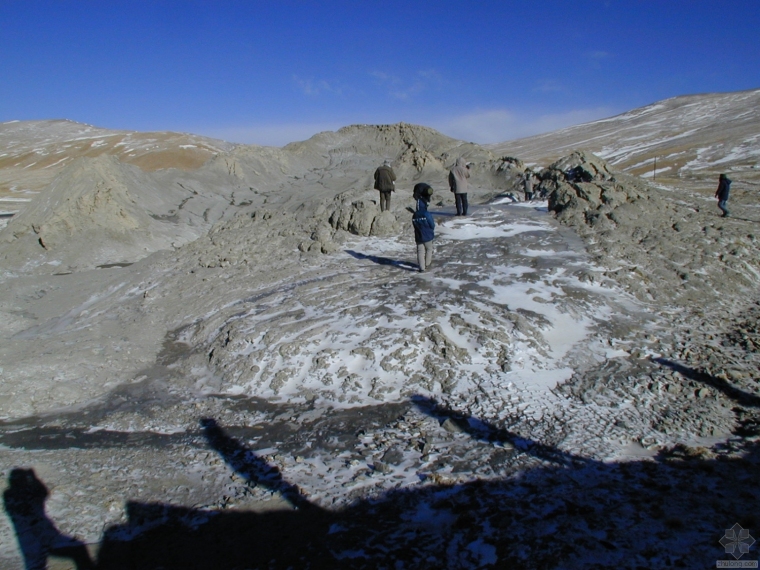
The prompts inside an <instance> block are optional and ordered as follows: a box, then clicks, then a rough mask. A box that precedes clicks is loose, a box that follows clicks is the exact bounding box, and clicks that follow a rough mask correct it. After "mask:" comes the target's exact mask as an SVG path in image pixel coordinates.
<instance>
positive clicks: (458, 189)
mask: <svg viewBox="0 0 760 570" xmlns="http://www.w3.org/2000/svg"><path fill="white" fill-rule="evenodd" d="M469 177H470V170H469V169H468V168H467V163H466V162H465V161H464V158H462V157H461V156H460V157H459V158H457V161H456V164H455V165H454V167H453V168H452V169H451V170H450V171H449V187H450V188H451V191H452V192H453V193H454V200H455V201H456V205H457V216H466V215H467V190H468V188H467V179H468V178H469Z"/></svg>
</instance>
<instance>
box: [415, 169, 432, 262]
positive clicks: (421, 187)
mask: <svg viewBox="0 0 760 570" xmlns="http://www.w3.org/2000/svg"><path fill="white" fill-rule="evenodd" d="M415 194H417V195H418V196H419V198H418V199H417V209H416V210H415V212H414V216H412V225H413V226H414V242H415V243H416V244H417V264H418V265H419V267H420V273H424V272H425V269H427V268H428V267H430V264H431V263H433V239H435V220H433V215H432V214H431V213H430V212H428V209H427V208H428V204H429V203H430V199H431V198H432V197H433V189H432V188H431V187H430V185H428V184H425V183H424V182H423V183H420V184H418V185H417V186H415Z"/></svg>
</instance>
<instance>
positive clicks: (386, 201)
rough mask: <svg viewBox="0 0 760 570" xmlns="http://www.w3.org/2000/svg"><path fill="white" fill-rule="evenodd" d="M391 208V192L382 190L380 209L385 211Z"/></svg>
mask: <svg viewBox="0 0 760 570" xmlns="http://www.w3.org/2000/svg"><path fill="white" fill-rule="evenodd" d="M390 209H391V193H390V192H384V191H383V190H380V211H381V212H385V211H386V210H390Z"/></svg>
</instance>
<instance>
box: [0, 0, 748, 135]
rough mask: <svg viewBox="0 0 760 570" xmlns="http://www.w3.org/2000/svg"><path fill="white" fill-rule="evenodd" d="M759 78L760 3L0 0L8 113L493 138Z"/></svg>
mask: <svg viewBox="0 0 760 570" xmlns="http://www.w3.org/2000/svg"><path fill="white" fill-rule="evenodd" d="M754 88H760V0H618V1H616V0H607V1H604V0H573V1H569V0H525V1H508V0H501V1H488V0H484V1H475V0H473V1H471V2H462V1H460V2H450V1H447V0H437V1H430V2H427V1H425V2H417V1H414V0H406V1H395V0H386V1H383V2H375V1H371V0H351V1H348V0H346V1H330V0H324V1H322V2H310V1H308V2H307V1H289V0H269V1H267V2H258V1H253V0H250V1H225V0H214V1H211V0H205V1H201V0H195V1H192V0H186V1H168V0H167V1H162V0H150V1H147V0H146V1H117V0H113V1H112V0H56V1H52V0H49V1H37V0H0V122H4V121H10V120H32V119H54V118H66V119H71V120H74V121H79V122H84V123H89V124H93V125H96V126H99V127H105V128H111V129H129V130H139V131H150V130H174V131H184V132H192V133H196V134H204V135H208V136H213V137H218V138H223V139H226V140H229V141H232V142H245V143H258V144H274V145H281V144H285V143H286V142H290V141H294V140H302V139H305V138H308V137H309V136H311V135H312V134H314V133H316V132H318V131H321V130H328V129H329V130H334V129H337V128H339V127H341V126H345V125H348V124H353V123H395V122H398V121H406V122H411V123H417V124H423V125H427V126H430V127H433V128H436V129H438V130H440V131H442V132H444V133H445V134H448V135H450V136H454V137H456V138H461V139H465V140H471V141H475V142H481V143H486V142H497V141H504V140H510V139H514V138H518V137H522V136H528V135H531V134H536V133H539V132H545V131H550V130H554V129H556V128H561V127H564V126H569V125H573V124H578V123H582V122H586V121H589V120H593V119H598V118H602V117H607V116H611V115H614V114H617V113H620V112H623V111H627V110H630V109H633V108H635V107H639V106H642V105H646V104H648V103H652V102H654V101H657V100H660V99H665V98H668V97H674V96H677V95H686V94H692V93H707V92H716V91H738V90H743V89H754Z"/></svg>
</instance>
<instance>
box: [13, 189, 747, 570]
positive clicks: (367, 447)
mask: <svg viewBox="0 0 760 570" xmlns="http://www.w3.org/2000/svg"><path fill="white" fill-rule="evenodd" d="M660 193H661V195H660V196H659V200H661V201H660V202H657V204H658V205H661V204H666V205H667V208H665V209H664V210H662V211H659V212H658V211H657V210H652V211H650V212H649V215H650V216H651V219H650V222H651V223H650V224H649V226H648V227H649V229H648V234H647V235H645V236H639V237H637V238H636V239H635V240H634V239H633V238H630V235H632V232H633V231H634V230H633V229H632V230H631V233H630V234H626V233H625V232H627V231H628V229H627V228H625V227H623V225H622V224H621V226H620V227H619V234H618V239H614V240H613V239H611V238H610V237H609V234H607V235H606V237H605V236H603V235H601V234H600V232H599V231H597V230H595V229H594V228H590V227H575V228H572V229H575V230H577V231H578V232H579V235H581V237H582V238H583V240H584V241H585V243H586V246H587V249H588V253H589V255H590V256H591V257H592V258H593V259H594V261H595V262H596V263H598V264H599V265H600V266H601V267H604V268H606V272H605V276H606V277H608V278H610V279H613V280H615V282H616V283H617V285H618V286H619V287H621V289H622V290H624V291H629V292H630V294H631V295H633V296H636V298H637V299H638V300H639V302H640V303H641V304H642V306H644V307H646V308H647V309H648V310H649V311H650V313H651V315H652V318H651V326H650V325H648V326H646V327H639V328H632V329H631V330H632V332H631V334H635V335H639V338H637V339H636V340H637V341H638V342H633V341H632V339H630V338H628V339H625V338H624V339H623V340H628V341H629V342H630V344H629V346H638V347H640V348H638V349H630V350H629V351H628V355H627V357H626V358H623V359H620V358H616V359H611V360H606V361H602V362H597V363H596V364H589V363H587V364H586V365H585V366H584V367H583V369H582V370H579V371H576V374H574V375H573V376H572V377H571V378H569V379H568V380H567V381H565V382H564V383H562V384H560V385H559V386H558V387H557V388H556V389H555V390H554V392H553V394H554V395H555V396H556V397H561V398H565V399H567V401H569V402H572V403H574V405H578V406H596V407H598V408H599V409H605V410H607V412H608V413H609V416H610V417H611V418H613V420H612V424H613V426H612V427H613V428H614V429H617V430H618V432H620V433H623V434H626V435H627V437H628V440H629V442H630V445H629V447H628V449H627V452H626V453H625V454H622V455H621V456H619V457H617V458H600V457H596V456H593V455H591V456H589V455H584V454H581V453H575V452H572V451H568V450H567V449H566V448H563V447H562V446H559V445H554V444H553V443H552V442H551V441H550V438H548V439H549V441H547V440H546V439H537V438H535V437H530V433H534V432H526V431H525V430H524V428H525V426H524V425H523V424H520V422H519V421H515V422H496V421H492V420H491V419H490V418H482V417H477V416H473V415H472V414H471V413H469V411H468V410H463V409H459V408H457V407H456V406H455V405H452V404H451V403H450V402H444V401H439V400H436V399H433V398H430V397H423V396H417V397H411V398H408V399H405V400H402V401H399V402H394V403H386V404H377V405H371V406H365V407H361V408H351V409H340V408H328V409H318V408H316V407H315V406H314V404H313V403H303V404H292V403H291V404H282V403H280V404H277V403H272V402H270V401H266V400H264V399H261V398H251V397H243V396H224V395H219V394H206V395H196V396H194V397H190V393H189V392H188V391H183V390H177V389H176V387H175V386H173V385H172V383H171V379H172V374H173V372H172V371H173V370H174V368H172V367H173V366H175V365H176V363H177V362H178V361H180V360H182V358H183V357H184V356H186V355H183V354H182V346H181V344H180V343H174V342H172V339H171V338H168V339H167V340H166V342H165V344H164V349H163V351H162V353H161V354H160V355H159V358H158V359H157V360H156V362H155V363H154V364H152V367H151V368H149V369H150V370H151V371H152V372H150V373H147V374H144V375H143V376H142V377H141V378H140V379H139V380H138V381H136V382H134V383H131V384H127V385H121V386H118V387H116V388H115V389H114V390H113V391H112V392H111V393H110V394H109V395H108V397H107V398H106V399H102V400H100V401H99V402H97V404H94V405H88V406H80V407H78V408H75V409H69V410H64V411H60V412H56V413H50V414H45V415H42V416H30V417H25V418H21V419H15V420H9V421H6V422H4V423H3V424H2V425H0V445H2V447H1V448H0V466H2V473H3V476H4V478H5V479H6V481H8V482H9V485H8V487H7V489H6V491H5V495H4V498H5V512H6V515H7V517H6V518H5V520H4V521H3V523H2V527H0V542H1V543H2V552H0V556H1V557H0V567H2V568H23V567H24V566H23V561H22V558H21V555H20V550H21V549H26V552H27V553H28V554H29V556H30V557H33V556H34V553H35V552H37V553H39V556H41V557H43V558H44V559H47V564H48V566H47V567H48V568H73V567H75V566H76V565H77V564H78V565H79V567H86V566H87V565H88V564H89V565H90V566H91V567H97V568H108V569H111V568H444V567H446V568H580V567H583V568H612V567H615V568H672V567H676V568H677V567H682V568H703V567H714V565H715V563H716V561H717V560H734V559H735V557H734V556H732V555H730V554H728V553H727V552H726V550H725V548H724V546H722V544H721V542H720V541H721V538H723V537H724V533H725V531H726V529H729V528H731V527H733V526H734V525H735V524H737V523H738V524H739V525H741V526H742V528H744V529H749V531H750V533H751V535H752V536H757V535H758V534H760V515H758V513H760V493H758V490H757V480H758V478H757V473H758V467H759V465H758V464H759V463H760V386H759V385H758V383H759V382H760V375H759V374H758V370H759V369H760V353H759V351H760V325H759V324H758V323H759V322H760V294H759V293H758V289H757V285H758V280H757V273H756V272H757V268H758V266H759V262H758V259H759V258H760V253H758V251H757V237H756V236H758V234H759V233H760V209H758V207H757V205H756V203H753V202H752V196H751V195H749V194H747V195H742V194H738V195H735V197H734V199H733V203H732V206H733V208H734V211H736V212H738V211H740V210H741V211H742V212H743V214H742V215H741V216H737V217H735V218H729V219H726V220H724V219H721V218H719V217H718V212H717V208H715V206H714V202H713V201H711V193H710V190H709V189H707V188H702V187H699V186H694V187H688V186H686V187H679V188H677V189H676V187H675V186H669V185H668V184H667V182H663V183H662V184H661V188H660ZM525 211H526V212H528V210H525ZM515 215H520V214H519V212H518V214H515ZM526 215H535V214H533V213H531V214H526ZM552 223H556V222H552ZM675 224H679V227H678V229H674V225H675ZM606 231H609V229H607V230H606ZM629 238H630V239H629ZM647 240H649V241H647ZM684 251H687V252H692V254H693V256H692V257H689V259H686V260H684V259H681V258H679V259H675V257H676V253H678V254H680V255H682V254H683V252H684ZM697 252H701V253H700V254H699V255H697ZM704 252H707V253H704ZM690 255H691V254H690ZM408 257H410V258H411V256H408ZM674 259H675V261H673V260H674ZM668 260H670V261H673V262H674V263H677V264H678V265H679V267H681V268H680V269H676V268H672V269H673V271H671V274H665V273H661V269H662V267H663V266H664V265H667V262H668ZM688 263H691V264H692V267H691V268H690V269H689V270H684V269H683V265H684V264H688ZM630 266H635V269H634V270H629V268H630ZM621 267H622V268H623V269H621ZM381 269H382V270H383V271H394V270H395V271H396V273H400V272H401V270H400V269H399V268H398V267H397V266H393V265H391V266H390V267H385V266H381ZM753 272H755V273H754V275H755V279H754V281H753V279H752V275H753ZM685 275H686V278H684V276H685ZM716 275H719V276H721V278H722V279H723V280H725V283H722V282H721V279H718V278H716V277H715V276H716ZM389 278H395V277H389ZM674 284H676V285H674ZM621 401H633V402H635V403H637V404H639V405H638V407H637V406H633V409H635V410H640V411H641V413H640V417H638V419H637V418H636V417H633V416H630V412H626V413H629V415H626V413H622V411H621V413H620V415H619V417H617V418H615V414H616V413H617V412H616V410H618V408H617V407H616V406H617V405H618V403H619V402H621ZM627 409H628V408H627ZM106 417H107V418H108V419H109V422H110V423H111V424H112V425H120V426H123V429H119V430H117V429H113V430H103V429H97V430H96V429H93V428H92V426H97V425H98V424H99V423H100V422H101V420H102V419H103V418H106ZM642 418H644V419H642ZM644 420H646V421H645V423H647V429H646V430H642V429H640V427H639V424H637V423H636V422H637V421H644ZM167 425H174V426H179V427H178V428H177V429H176V431H174V432H171V431H169V430H166V429H165V426H167ZM533 427H534V428H535V429H538V427H536V426H533ZM539 427H540V426H539ZM725 427H727V428H728V431H729V432H730V433H725V432H724V431H723V428H725ZM154 428H156V429H154ZM157 428H160V429H157ZM544 429H545V428H544ZM611 429H612V428H611ZM541 433H544V432H541ZM315 451H320V452H322V453H328V454H332V456H333V458H334V459H335V460H336V461H338V462H341V463H342V464H343V467H344V471H345V475H341V474H338V473H336V472H335V471H336V470H335V465H334V464H330V465H327V464H325V463H319V462H318V461H316V460H314V457H315V456H316V455H317V454H316V453H315ZM409 457H413V458H415V461H416V462H417V463H416V464H415V465H413V466H412V471H413V473H414V476H415V477H416V478H417V479H418V480H419V484H417V485H408V484H403V485H401V484H400V485H399V486H398V487H397V488H394V485H393V478H394V477H396V476H398V477H399V481H406V480H405V479H404V477H407V476H408V473H405V472H404V469H403V467H404V466H405V465H406V464H405V463H404V461H406V459H408V458H409ZM304 465H307V468H308V469H309V470H310V471H311V472H312V473H313V476H314V478H315V480H318V479H320V478H323V479H325V480H330V481H333V482H335V481H337V482H338V484H339V487H338V489H339V491H340V492H339V493H337V494H335V495H334V496H333V498H332V499H331V498H330V497H329V493H327V492H325V491H324V490H323V492H321V493H312V492H311V490H310V489H302V488H299V487H298V486H297V485H296V484H295V483H293V481H292V480H291V478H290V477H289V475H288V473H289V470H290V469H293V470H296V469H301V468H303V466H304ZM22 469H33V472H32V471H22ZM13 473H15V477H16V479H15V480H13V477H14V475H13ZM341 477H344V478H343V479H341ZM375 481H377V484H375V483H374V482H375ZM326 489H327V490H328V491H329V490H333V491H334V490H335V489H334V488H330V487H326ZM312 494H314V495H315V496H314V497H312ZM745 542H747V543H748V541H745ZM19 545H21V549H20V548H19ZM35 549H36V550H35ZM757 557H758V556H757V550H756V546H752V548H751V549H750V551H749V553H748V554H746V555H745V556H744V559H757Z"/></svg>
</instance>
